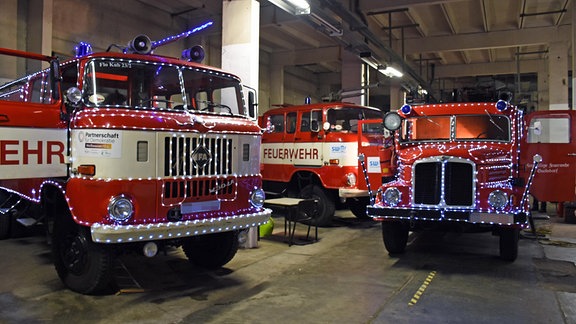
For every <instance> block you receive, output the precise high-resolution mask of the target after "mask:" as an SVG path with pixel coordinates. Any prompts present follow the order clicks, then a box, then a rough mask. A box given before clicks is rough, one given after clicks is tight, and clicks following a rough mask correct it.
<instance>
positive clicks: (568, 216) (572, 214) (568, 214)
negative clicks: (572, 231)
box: [564, 203, 576, 224]
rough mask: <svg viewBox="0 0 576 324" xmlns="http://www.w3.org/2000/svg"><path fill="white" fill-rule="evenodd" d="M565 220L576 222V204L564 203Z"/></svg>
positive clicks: (570, 222) (569, 222)
mask: <svg viewBox="0 0 576 324" xmlns="http://www.w3.org/2000/svg"><path fill="white" fill-rule="evenodd" d="M564 222H566V223H568V224H576V204H574V203H566V204H564Z"/></svg>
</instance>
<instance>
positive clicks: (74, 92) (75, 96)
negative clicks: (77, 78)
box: [66, 87, 82, 104]
mask: <svg viewBox="0 0 576 324" xmlns="http://www.w3.org/2000/svg"><path fill="white" fill-rule="evenodd" d="M66 99H68V100H69V101H70V102H71V103H73V104H78V103H79V102H80V100H82V92H81V91H80V89H78V88H76V87H71V88H68V90H66Z"/></svg>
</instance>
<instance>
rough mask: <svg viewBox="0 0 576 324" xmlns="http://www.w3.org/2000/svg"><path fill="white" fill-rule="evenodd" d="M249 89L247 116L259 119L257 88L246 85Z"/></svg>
mask: <svg viewBox="0 0 576 324" xmlns="http://www.w3.org/2000/svg"><path fill="white" fill-rule="evenodd" d="M244 87H245V88H247V89H248V107H247V108H248V111H247V112H246V114H247V117H248V118H250V119H252V120H256V119H258V98H257V97H256V89H254V88H251V87H248V86H246V85H244Z"/></svg>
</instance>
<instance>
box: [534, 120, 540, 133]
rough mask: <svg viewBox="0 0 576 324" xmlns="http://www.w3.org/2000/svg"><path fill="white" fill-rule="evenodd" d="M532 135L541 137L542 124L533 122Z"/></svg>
mask: <svg viewBox="0 0 576 324" xmlns="http://www.w3.org/2000/svg"><path fill="white" fill-rule="evenodd" d="M533 129H534V135H538V136H540V135H542V122H541V121H535V122H534V128H533Z"/></svg>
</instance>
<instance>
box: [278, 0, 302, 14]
mask: <svg viewBox="0 0 576 324" xmlns="http://www.w3.org/2000/svg"><path fill="white" fill-rule="evenodd" d="M268 1H269V2H270V3H272V4H273V5H275V6H277V7H278V8H280V9H282V10H284V11H287V12H289V13H291V14H293V15H309V14H310V4H309V3H308V1H306V0H268Z"/></svg>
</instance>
